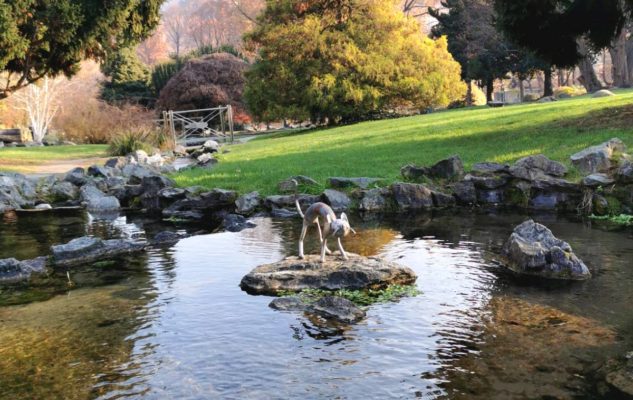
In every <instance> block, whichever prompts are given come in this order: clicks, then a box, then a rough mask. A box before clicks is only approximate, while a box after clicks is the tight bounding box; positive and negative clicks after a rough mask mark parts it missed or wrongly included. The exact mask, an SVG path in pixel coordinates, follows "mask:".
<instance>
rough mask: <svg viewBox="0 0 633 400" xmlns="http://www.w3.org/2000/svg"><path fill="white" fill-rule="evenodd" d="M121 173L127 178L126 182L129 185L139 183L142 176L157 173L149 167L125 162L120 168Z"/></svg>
mask: <svg viewBox="0 0 633 400" xmlns="http://www.w3.org/2000/svg"><path fill="white" fill-rule="evenodd" d="M121 174H122V175H123V176H124V177H125V178H127V179H128V183H129V184H131V185H139V184H140V183H141V181H142V180H143V178H146V177H148V176H153V175H158V174H157V173H156V172H155V171H153V170H152V169H150V168H149V167H147V166H145V165H139V164H127V165H126V166H125V167H123V169H122V170H121Z"/></svg>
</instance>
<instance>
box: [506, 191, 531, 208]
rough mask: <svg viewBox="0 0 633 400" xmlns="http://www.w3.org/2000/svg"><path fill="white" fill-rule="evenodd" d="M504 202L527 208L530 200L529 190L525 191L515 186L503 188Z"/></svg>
mask: <svg viewBox="0 0 633 400" xmlns="http://www.w3.org/2000/svg"><path fill="white" fill-rule="evenodd" d="M503 197H504V202H505V203H507V204H510V205H513V206H517V207H522V208H527V207H528V206H529V202H530V195H529V192H528V193H526V192H524V191H523V190H521V189H519V188H517V187H510V188H508V189H506V190H505V192H504V194H503Z"/></svg>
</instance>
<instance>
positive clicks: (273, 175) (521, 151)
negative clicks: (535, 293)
mask: <svg viewBox="0 0 633 400" xmlns="http://www.w3.org/2000/svg"><path fill="white" fill-rule="evenodd" d="M617 94H618V95H617V96H614V97H609V98H603V99H592V98H590V97H588V96H581V97H575V98H573V99H567V100H561V101H557V102H553V103H545V104H535V103H530V104H523V105H516V106H509V107H503V108H486V107H483V108H470V109H459V110H450V111H445V112H438V113H434V114H428V115H420V116H415V117H408V118H400V119H391V120H382V121H372V122H364V123H360V124H356V125H349V126H341V127H337V128H332V129H323V130H316V131H307V132H295V133H280V134H276V135H268V136H267V137H265V138H262V139H258V140H252V141H250V142H248V143H245V144H240V145H235V146H233V147H232V148H231V152H230V153H226V154H220V155H219V157H220V163H219V164H218V165H217V166H215V167H214V168H213V169H211V170H206V169H204V170H202V169H194V170H189V171H185V172H182V173H180V174H176V175H175V179H176V180H177V182H178V184H179V185H181V186H192V185H202V186H205V187H209V188H214V187H219V188H225V189H235V190H238V191H240V192H241V193H247V192H249V191H252V190H259V191H260V192H261V193H262V194H273V193H275V192H276V185H277V183H278V182H279V181H281V180H283V179H287V178H288V177H290V176H295V175H307V176H310V177H312V178H314V179H316V180H317V181H318V182H319V183H322V184H325V182H326V179H327V178H328V177H331V176H369V177H379V178H384V179H385V180H386V182H385V183H386V184H388V183H389V182H394V181H398V180H401V179H402V178H401V177H400V168H401V167H402V166H403V165H405V164H407V163H416V164H419V165H430V164H432V163H435V162H437V161H439V160H441V159H443V158H445V157H447V156H450V155H452V154H458V155H459V156H460V157H461V158H462V160H463V161H464V163H465V165H466V168H469V167H470V166H471V165H472V164H473V163H476V162H481V161H497V162H504V163H510V162H514V161H516V160H517V159H519V158H521V157H525V156H528V155H531V154H538V153H542V154H545V155H546V156H548V157H550V158H552V159H554V160H558V161H561V162H563V163H565V164H566V165H568V166H570V163H569V156H570V155H572V154H574V153H575V152H578V151H580V150H582V149H584V148H586V147H588V146H591V145H595V144H599V143H601V142H603V141H606V140H608V139H610V138H612V137H614V136H617V137H620V138H621V139H622V140H624V142H625V143H626V144H628V145H629V146H633V104H632V103H633V91H630V90H627V91H618V92H617ZM572 171H573V170H572Z"/></svg>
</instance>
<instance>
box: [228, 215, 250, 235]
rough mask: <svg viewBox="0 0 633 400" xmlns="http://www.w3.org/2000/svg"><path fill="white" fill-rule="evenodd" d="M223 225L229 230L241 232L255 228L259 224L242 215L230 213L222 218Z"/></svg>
mask: <svg viewBox="0 0 633 400" xmlns="http://www.w3.org/2000/svg"><path fill="white" fill-rule="evenodd" d="M222 226H223V227H224V229H226V230H227V231H229V232H241V231H243V230H244V229H249V228H254V227H256V226H257V225H255V224H254V223H253V222H251V221H249V220H247V219H246V218H244V216H242V215H239V214H228V215H226V216H225V217H224V219H223V220H222Z"/></svg>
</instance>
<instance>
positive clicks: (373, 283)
mask: <svg viewBox="0 0 633 400" xmlns="http://www.w3.org/2000/svg"><path fill="white" fill-rule="evenodd" d="M348 256H349V260H347V261H345V260H343V259H341V258H339V257H336V256H328V257H327V258H326V261H325V262H324V263H321V262H320V261H319V260H320V256H318V255H308V256H306V259H305V260H300V259H299V258H297V257H288V258H286V259H284V260H282V261H279V262H276V263H273V264H265V265H260V266H259V267H257V268H255V269H253V270H252V271H251V272H250V273H248V274H247V275H246V276H244V277H243V278H242V281H241V283H240V287H241V288H242V290H244V291H246V292H248V293H251V294H268V295H276V294H277V293H279V292H280V291H291V292H300V291H302V290H305V289H324V290H338V289H350V290H357V289H370V288H374V289H377V288H384V287H387V286H389V285H391V284H400V285H409V284H412V283H414V282H415V280H416V279H417V276H416V275H415V273H414V272H413V271H412V270H411V269H410V268H407V267H404V266H402V265H399V264H396V263H393V262H390V261H386V260H383V259H380V258H377V257H361V256H359V255H356V254H351V253H348Z"/></svg>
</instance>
